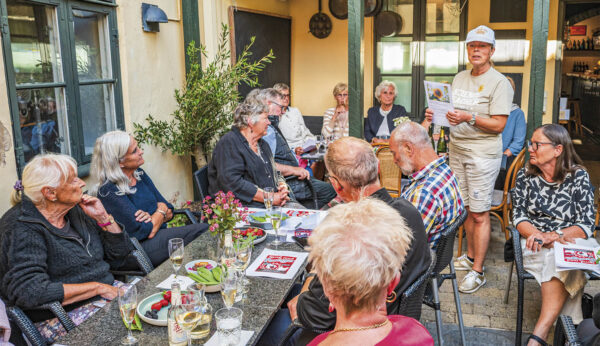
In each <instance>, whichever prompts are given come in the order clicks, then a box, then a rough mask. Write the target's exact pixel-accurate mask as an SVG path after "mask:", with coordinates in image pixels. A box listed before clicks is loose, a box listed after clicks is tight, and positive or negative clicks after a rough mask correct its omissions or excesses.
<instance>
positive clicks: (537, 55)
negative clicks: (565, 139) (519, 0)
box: [527, 0, 554, 138]
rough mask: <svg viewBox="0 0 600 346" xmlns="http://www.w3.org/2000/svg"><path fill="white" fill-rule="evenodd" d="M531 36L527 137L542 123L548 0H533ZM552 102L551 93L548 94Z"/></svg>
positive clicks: (549, 101)
mask: <svg viewBox="0 0 600 346" xmlns="http://www.w3.org/2000/svg"><path fill="white" fill-rule="evenodd" d="M533 1H534V3H533V36H532V39H531V41H532V43H531V72H530V75H529V107H528V109H527V138H531V135H532V134H533V130H534V129H535V128H536V127H538V126H540V125H542V117H543V108H544V83H545V80H546V49H547V46H548V20H549V12H550V0H533ZM548 97H549V100H548V103H550V104H552V103H553V102H554V101H553V100H552V94H549V95H548Z"/></svg>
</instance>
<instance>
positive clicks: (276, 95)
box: [260, 88, 283, 102]
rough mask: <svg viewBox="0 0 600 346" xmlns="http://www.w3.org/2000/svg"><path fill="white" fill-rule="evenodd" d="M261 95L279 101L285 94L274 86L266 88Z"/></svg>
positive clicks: (268, 99) (267, 99)
mask: <svg viewBox="0 0 600 346" xmlns="http://www.w3.org/2000/svg"><path fill="white" fill-rule="evenodd" d="M260 96H262V97H263V99H264V100H266V101H271V102H277V100H281V99H283V95H281V93H280V92H279V91H277V90H275V89H273V88H266V89H262V90H261V91H260Z"/></svg>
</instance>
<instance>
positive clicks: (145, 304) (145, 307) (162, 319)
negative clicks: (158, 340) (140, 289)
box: [136, 291, 187, 327]
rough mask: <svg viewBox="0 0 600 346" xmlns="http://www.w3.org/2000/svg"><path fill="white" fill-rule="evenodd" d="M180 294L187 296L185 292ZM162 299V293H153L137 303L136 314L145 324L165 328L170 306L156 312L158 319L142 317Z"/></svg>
mask: <svg viewBox="0 0 600 346" xmlns="http://www.w3.org/2000/svg"><path fill="white" fill-rule="evenodd" d="M181 294H187V291H182V292H181ZM162 299H163V294H162V292H158V293H154V294H152V295H150V296H148V297H146V298H144V299H143V300H142V301H141V302H139V303H138V306H137V309H136V311H137V314H138V316H139V317H140V319H141V320H142V321H144V322H146V323H149V324H152V325H155V326H159V327H166V326H167V313H168V311H169V307H170V306H171V304H169V305H167V306H164V307H163V308H162V309H160V310H159V311H158V319H153V318H148V317H146V316H144V314H145V313H146V312H147V311H150V309H151V308H152V305H154V304H155V303H158V302H159V301H161V300H162Z"/></svg>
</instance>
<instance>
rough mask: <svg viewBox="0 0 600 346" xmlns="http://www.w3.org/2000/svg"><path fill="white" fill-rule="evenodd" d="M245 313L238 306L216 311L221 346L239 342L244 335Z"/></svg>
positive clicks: (231, 345) (230, 345)
mask: <svg viewBox="0 0 600 346" xmlns="http://www.w3.org/2000/svg"><path fill="white" fill-rule="evenodd" d="M243 315H244V313H243V312H242V310H240V309H238V308H230V309H221V310H219V311H217V312H216V313H215V319H216V321H217V335H218V337H219V345H220V346H234V345H237V344H239V342H240V338H241V336H242V316H243Z"/></svg>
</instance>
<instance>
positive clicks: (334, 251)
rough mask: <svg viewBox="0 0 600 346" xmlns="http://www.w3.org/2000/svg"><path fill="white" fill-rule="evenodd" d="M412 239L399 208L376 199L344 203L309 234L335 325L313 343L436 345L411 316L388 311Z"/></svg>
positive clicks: (315, 267)
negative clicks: (334, 317)
mask: <svg viewBox="0 0 600 346" xmlns="http://www.w3.org/2000/svg"><path fill="white" fill-rule="evenodd" d="M411 241H412V234H411V231H410V230H409V229H408V226H406V223H405V222H404V219H403V218H402V216H400V214H398V212H397V211H396V210H395V209H393V208H392V207H390V206H388V205H387V204H386V203H384V202H382V201H379V200H375V199H370V198H367V199H364V200H361V201H358V202H350V203H347V204H340V205H337V206H335V207H333V208H332V209H330V210H329V214H328V215H327V217H326V218H325V220H324V221H323V222H322V223H321V224H320V225H319V226H318V227H317V228H316V229H315V231H314V232H313V234H312V236H311V237H310V238H309V239H308V243H309V245H310V255H309V261H310V262H311V264H312V265H313V268H314V270H315V271H316V274H317V277H318V278H319V279H320V280H321V282H322V284H323V289H324V292H325V296H326V297H327V298H328V299H329V302H330V303H329V310H330V311H334V310H335V311H336V318H337V319H336V324H335V328H334V330H332V331H330V332H327V333H324V334H321V335H319V336H318V337H316V338H315V339H314V340H313V341H312V342H311V343H310V344H309V345H310V346H314V345H361V346H366V345H433V339H432V337H431V335H430V334H429V332H428V331H427V329H425V327H423V325H421V324H420V323H419V322H418V321H417V320H415V319H412V318H410V317H405V316H400V315H391V316H387V312H386V301H390V300H393V299H396V298H397V297H394V296H395V292H394V288H395V287H396V285H397V284H398V282H399V281H400V275H401V272H400V271H401V269H402V264H403V263H404V260H405V257H406V253H407V251H408V248H409V246H410V244H411Z"/></svg>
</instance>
